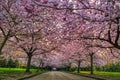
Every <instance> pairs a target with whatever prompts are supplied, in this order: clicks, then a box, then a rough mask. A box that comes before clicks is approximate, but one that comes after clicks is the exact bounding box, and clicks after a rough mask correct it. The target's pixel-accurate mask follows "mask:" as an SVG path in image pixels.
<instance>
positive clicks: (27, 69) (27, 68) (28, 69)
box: [26, 55, 32, 72]
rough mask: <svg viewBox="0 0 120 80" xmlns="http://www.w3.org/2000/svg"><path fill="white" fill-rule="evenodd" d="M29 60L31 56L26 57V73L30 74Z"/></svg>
mask: <svg viewBox="0 0 120 80" xmlns="http://www.w3.org/2000/svg"><path fill="white" fill-rule="evenodd" d="M31 59H32V56H31V55H30V56H28V61H27V67H26V72H30V65H31Z"/></svg>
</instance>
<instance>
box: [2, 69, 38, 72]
mask: <svg viewBox="0 0 120 80" xmlns="http://www.w3.org/2000/svg"><path fill="white" fill-rule="evenodd" d="M30 71H31V72H36V69H30ZM0 72H25V68H0Z"/></svg>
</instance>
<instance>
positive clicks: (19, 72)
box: [0, 68, 42, 80]
mask: <svg viewBox="0 0 120 80" xmlns="http://www.w3.org/2000/svg"><path fill="white" fill-rule="evenodd" d="M31 72H32V73H25V69H22V68H0V80H17V79H19V78H22V77H26V76H30V75H33V74H35V73H37V72H36V69H31ZM40 72H42V71H40Z"/></svg>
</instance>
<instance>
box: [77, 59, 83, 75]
mask: <svg viewBox="0 0 120 80" xmlns="http://www.w3.org/2000/svg"><path fill="white" fill-rule="evenodd" d="M81 62H82V61H81V60H79V61H78V68H77V73H80V64H81Z"/></svg>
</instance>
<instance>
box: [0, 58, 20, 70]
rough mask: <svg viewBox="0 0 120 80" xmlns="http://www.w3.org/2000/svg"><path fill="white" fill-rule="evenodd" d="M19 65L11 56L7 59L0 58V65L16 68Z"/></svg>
mask: <svg viewBox="0 0 120 80" xmlns="http://www.w3.org/2000/svg"><path fill="white" fill-rule="evenodd" d="M18 65H19V62H18V60H13V59H11V58H9V59H8V60H7V59H2V60H0V67H6V68H17V67H18Z"/></svg>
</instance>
